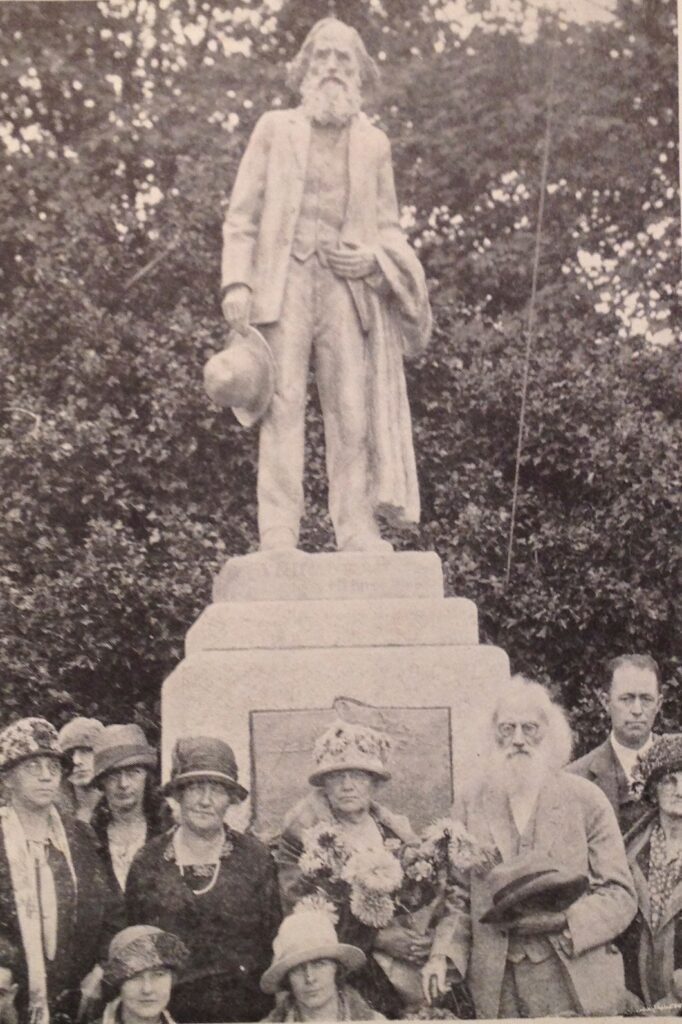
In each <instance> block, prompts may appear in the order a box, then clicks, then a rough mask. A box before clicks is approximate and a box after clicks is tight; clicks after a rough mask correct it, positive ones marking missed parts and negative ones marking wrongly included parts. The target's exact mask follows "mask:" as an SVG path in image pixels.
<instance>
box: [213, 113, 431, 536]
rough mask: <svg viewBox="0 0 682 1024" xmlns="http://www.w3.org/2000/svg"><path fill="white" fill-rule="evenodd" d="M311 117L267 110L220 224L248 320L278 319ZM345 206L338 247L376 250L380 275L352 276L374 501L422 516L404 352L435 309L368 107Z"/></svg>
mask: <svg viewBox="0 0 682 1024" xmlns="http://www.w3.org/2000/svg"><path fill="white" fill-rule="evenodd" d="M309 144H310V122H309V120H308V118H307V117H306V116H305V115H304V114H303V111H302V110H301V109H300V108H296V109H293V110H281V111H277V110H275V111H269V112H268V113H267V114H264V115H263V116H262V117H261V119H260V120H259V121H258V124H257V125H256V127H255V129H254V131H253V135H252V136H251V139H250V141H249V145H248V147H247V149H246V152H245V154H244V157H243V159H242V162H241V164H240V167H239V172H238V174H237V178H236V181H235V184H234V188H233V192H232V198H231V201H230V205H229V209H228V212H227V216H226V218H225V224H224V229H223V238H224V245H223V259H222V284H223V287H225V286H227V285H231V284H238V283H241V284H246V285H248V286H249V288H251V291H252V305H251V322H252V323H254V324H256V325H263V324H270V323H275V322H276V321H277V320H278V319H279V316H280V312H281V308H282V299H283V295H284V288H285V284H286V277H287V268H288V265H289V258H290V256H291V246H292V242H293V238H294V233H295V230H296V223H297V220H298V216H299V211H300V207H301V199H302V196H303V188H304V182H305V173H306V161H307V157H308V148H309ZM348 148H349V151H348V168H349V187H348V205H347V209H346V215H345V219H344V224H343V228H342V231H341V240H340V241H341V244H342V245H349V246H352V245H364V246H369V247H371V248H372V250H373V251H374V253H375V255H376V258H377V262H378V264H379V266H380V268H381V271H382V275H376V279H372V283H371V284H369V283H367V282H363V281H350V282H349V287H350V288H351V291H352V293H353V298H354V299H355V304H356V307H357V310H358V314H359V317H360V321H361V323H362V325H363V328H364V329H365V331H366V332H367V335H368V339H369V355H370V372H369V380H368V395H367V401H368V408H369V410H370V431H371V436H370V451H371V452H372V466H371V472H372V500H373V504H374V506H375V508H381V509H382V511H384V512H389V513H394V514H395V515H396V516H397V517H398V518H400V519H403V520H406V521H408V522H415V521H417V520H418V518H419V493H418V488H417V478H416V468H415V464H414V452H413V448H412V431H411V422H410V411H409V406H408V403H407V393H406V389H405V378H404V373H403V367H402V358H403V355H416V354H418V353H419V352H420V351H422V350H423V349H424V347H425V346H426V344H427V343H428V340H429V336H430V331H431V311H430V308H429V302H428V296H427V291H426V281H425V277H424V272H423V270H422V267H421V264H420V263H419V260H418V259H417V257H416V255H415V254H414V252H413V251H412V249H411V248H410V246H409V245H408V243H407V240H406V239H405V236H404V234H403V231H402V229H401V227H400V224H399V215H398V203H397V199H396V194H395V185H394V182H393V169H392V164H391V149H390V144H389V142H388V139H387V137H386V135H385V134H384V133H383V132H382V131H381V130H380V129H378V128H376V127H374V126H373V125H372V124H371V123H370V122H369V120H368V119H367V118H366V117H365V115H364V114H360V115H358V116H357V117H354V118H353V119H352V120H351V123H350V128H349V140H348Z"/></svg>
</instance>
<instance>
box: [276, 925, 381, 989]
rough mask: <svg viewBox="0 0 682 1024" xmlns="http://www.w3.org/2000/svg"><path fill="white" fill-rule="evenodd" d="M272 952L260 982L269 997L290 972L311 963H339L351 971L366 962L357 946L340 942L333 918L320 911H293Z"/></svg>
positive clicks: (281, 927) (281, 928)
mask: <svg viewBox="0 0 682 1024" xmlns="http://www.w3.org/2000/svg"><path fill="white" fill-rule="evenodd" d="M272 949H273V953H274V956H273V961H272V964H271V965H270V967H268V969H267V971H266V972H265V973H264V974H263V976H262V977H261V980H260V987H261V990H262V991H263V992H267V993H268V994H269V995H271V994H272V993H274V992H277V990H278V989H279V988H281V987H282V982H283V981H284V979H285V978H286V976H287V974H288V973H289V971H291V970H293V968H294V967H298V966H299V965H300V964H306V963H308V962H309V961H310V960H338V962H339V963H340V964H343V965H344V967H346V969H347V970H348V971H349V972H350V971H357V970H358V968H360V967H362V966H363V964H364V963H365V960H366V958H365V954H364V953H363V952H362V950H361V949H358V947H357V946H350V945H348V943H345V942H339V940H338V938H337V936H336V930H335V928H334V924H333V922H332V920H331V918H330V917H329V915H328V914H325V913H324V912H323V911H319V910H305V911H303V910H301V911H294V913H293V914H290V915H289V917H285V918H284V920H283V921H282V923H281V925H280V927H279V931H278V933H277V935H276V936H275V941H274V942H273V944H272Z"/></svg>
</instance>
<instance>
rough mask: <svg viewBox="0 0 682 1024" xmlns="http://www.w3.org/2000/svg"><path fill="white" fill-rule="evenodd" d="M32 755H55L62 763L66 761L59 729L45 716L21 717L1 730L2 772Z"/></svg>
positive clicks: (0, 766) (0, 765)
mask: <svg viewBox="0 0 682 1024" xmlns="http://www.w3.org/2000/svg"><path fill="white" fill-rule="evenodd" d="M31 757H54V758H56V760H58V761H60V762H61V763H62V764H64V762H65V761H66V757H65V755H64V752H63V751H62V749H61V747H60V746H59V737H58V735H57V730H56V729H55V727H54V726H53V725H52V723H51V722H48V721H47V719H45V718H20V719H19V720H18V721H16V722H12V723H11V724H10V725H8V726H7V727H6V728H5V729H3V730H2V732H0V772H5V771H7V770H8V769H9V768H13V767H14V766H15V765H17V764H20V763H21V762H22V761H28V760H29V758H31Z"/></svg>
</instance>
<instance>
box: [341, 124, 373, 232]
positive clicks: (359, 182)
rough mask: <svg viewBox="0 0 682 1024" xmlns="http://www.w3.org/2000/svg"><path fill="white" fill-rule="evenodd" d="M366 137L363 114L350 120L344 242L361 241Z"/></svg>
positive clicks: (363, 217)
mask: <svg viewBox="0 0 682 1024" xmlns="http://www.w3.org/2000/svg"><path fill="white" fill-rule="evenodd" d="M367 145H368V138H367V132H366V131H365V125H364V115H363V114H359V115H358V116H357V117H354V118H353V119H352V120H351V123H350V125H349V128H348V205H347V207H346V216H345V218H344V223H343V231H342V235H341V237H342V240H343V241H344V242H362V241H363V238H364V231H363V225H364V222H365V220H366V215H367V198H368V196H367V181H366V175H367V167H368V164H369V160H368V151H367Z"/></svg>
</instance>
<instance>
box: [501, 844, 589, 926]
mask: <svg viewBox="0 0 682 1024" xmlns="http://www.w3.org/2000/svg"><path fill="white" fill-rule="evenodd" d="M488 877H489V881H490V884H491V886H492V890H493V891H492V900H493V905H492V907H490V909H489V910H487V911H486V912H485V914H483V915H482V917H481V923H482V924H503V923H505V922H513V921H515V920H516V919H517V918H518V917H519V916H520V915H521V914H523V913H524V910H530V909H533V910H539V909H546V910H556V911H560V910H566V909H567V908H568V907H570V906H571V904H572V903H574V902H575V901H576V900H577V899H578V898H579V897H580V896H582V895H583V893H585V892H586V891H587V889H588V886H589V880H588V878H587V876H586V875H583V874H579V873H577V872H572V871H568V870H567V869H566V868H564V867H563V866H561V865H559V864H556V863H554V862H553V861H550V860H548V859H547V858H545V857H540V856H536V855H535V854H532V855H528V856H524V857H517V858H514V859H513V860H511V861H508V862H503V863H502V864H498V865H497V867H495V868H493V870H492V871H491V872H490V875H489V876H488Z"/></svg>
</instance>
